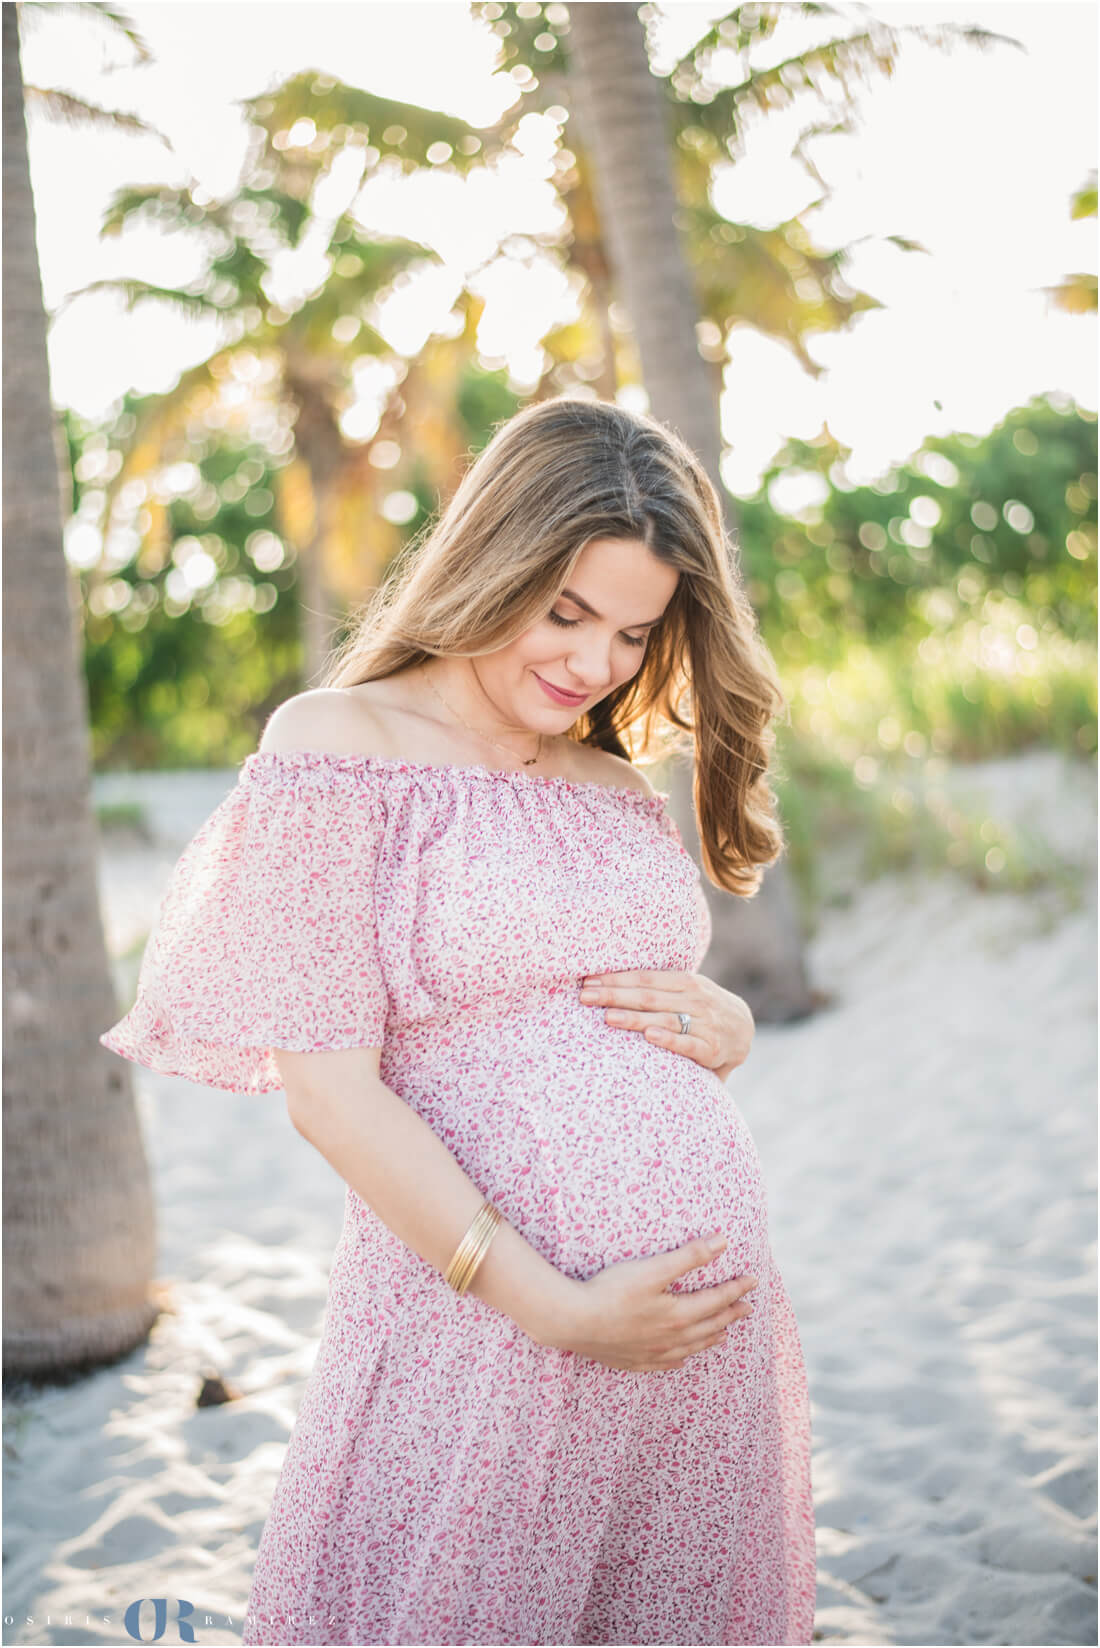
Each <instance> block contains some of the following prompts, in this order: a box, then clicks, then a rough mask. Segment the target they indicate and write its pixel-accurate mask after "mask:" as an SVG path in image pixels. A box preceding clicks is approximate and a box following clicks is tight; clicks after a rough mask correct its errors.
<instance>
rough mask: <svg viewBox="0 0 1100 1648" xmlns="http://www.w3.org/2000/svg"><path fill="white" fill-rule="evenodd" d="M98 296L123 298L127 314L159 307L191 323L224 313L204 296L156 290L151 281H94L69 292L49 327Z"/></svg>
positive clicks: (162, 288)
mask: <svg viewBox="0 0 1100 1648" xmlns="http://www.w3.org/2000/svg"><path fill="white" fill-rule="evenodd" d="M96 292H113V293H114V294H115V296H116V297H121V298H122V299H123V301H124V302H125V305H126V310H127V313H128V314H133V312H134V310H135V309H136V308H137V306H138V304H139V303H160V304H163V305H164V306H165V307H166V308H168V309H171V310H174V311H175V312H176V313H177V314H181V315H183V316H185V317H186V318H187V319H188V320H194V319H196V318H198V319H202V318H204V317H205V316H207V315H220V314H222V313H223V311H222V310H221V309H219V308H218V306H217V304H215V303H212V302H211V301H210V299H209V298H208V297H206V296H205V295H204V294H203V293H202V292H187V291H185V290H184V289H183V288H182V287H178V286H156V285H154V283H153V282H152V281H148V280H125V279H120V278H114V279H107V280H92V281H89V282H88V284H87V286H81V287H78V288H77V290H76V291H75V292H68V293H67V294H66V295H65V297H63V298H62V299H61V302H60V303H59V304H58V305H57V306H56V308H55V309H53V310H52V311H51V312H50V317H49V319H50V323H51V325H52V324H53V322H54V321H56V320H57V319H58V317H59V316H60V315H62V314H63V313H64V312H65V310H66V309H67V308H68V307H69V305H70V304H72V303H75V302H76V300H77V298H86V297H91V296H93V295H94V294H95V293H96Z"/></svg>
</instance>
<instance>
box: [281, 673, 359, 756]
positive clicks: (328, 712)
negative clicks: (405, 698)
mask: <svg viewBox="0 0 1100 1648" xmlns="http://www.w3.org/2000/svg"><path fill="white" fill-rule="evenodd" d="M259 749H261V750H263V751H265V752H269V753H278V754H288V753H290V752H292V751H299V750H303V751H304V750H309V751H315V752H319V753H322V754H325V755H387V754H388V753H389V751H388V749H387V744H386V736H385V729H384V726H383V723H382V720H381V718H380V716H379V713H378V706H375V705H372V703H371V701H370V699H369V697H368V696H367V695H365V694H363V693H362V692H359V693H357V694H355V695H354V696H353V695H352V694H351V693H349V692H347V691H346V690H345V689H344V688H342V687H315V688H313V689H312V690H311V691H308V692H300V693H297V694H296V695H295V696H294V697H293V698H288V699H287V700H286V701H285V703H282V704H280V705H279V706H278V708H277V709H275V710H273V711H272V713H271V715H270V716H269V717H268V719H267V724H266V725H265V727H264V730H263V735H262V736H261V738H260V743H259Z"/></svg>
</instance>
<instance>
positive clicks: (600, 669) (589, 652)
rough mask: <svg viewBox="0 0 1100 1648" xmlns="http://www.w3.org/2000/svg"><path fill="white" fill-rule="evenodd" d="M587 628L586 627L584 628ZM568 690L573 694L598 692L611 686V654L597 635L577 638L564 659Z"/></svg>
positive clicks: (606, 645)
mask: <svg viewBox="0 0 1100 1648" xmlns="http://www.w3.org/2000/svg"><path fill="white" fill-rule="evenodd" d="M586 627H587V626H586ZM565 667H566V669H567V670H568V671H569V680H568V682H567V683H565V684H567V685H568V686H569V688H570V689H571V690H573V691H575V692H585V693H589V692H599V691H601V690H604V689H606V688H607V687H609V686H610V685H611V682H612V679H613V673H612V669H611V653H610V649H609V646H608V643H607V642H606V641H601V639H600V637H599V636H598V635H587V636H585V638H584V640H583V641H582V640H581V638H580V637H579V636H578V637H577V638H576V640H575V641H574V644H573V646H572V647H571V648H570V650H569V653H568V654H567V656H566V659H565Z"/></svg>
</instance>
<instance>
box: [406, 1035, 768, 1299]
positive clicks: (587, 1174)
mask: <svg viewBox="0 0 1100 1648" xmlns="http://www.w3.org/2000/svg"><path fill="white" fill-rule="evenodd" d="M446 1040H447V1044H448V1045H447V1047H446V1049H445V1052H446V1056H445V1057H444V1056H442V1054H441V1052H440V1050H439V1049H438V1048H433V1047H429V1046H427V1045H426V1044H424V1043H422V1044H421V1046H420V1049H419V1053H420V1056H419V1057H418V1058H417V1059H416V1060H415V1061H412V1060H405V1061H402V1062H400V1063H398V1064H396V1066H395V1068H393V1069H392V1070H389V1071H383V1079H384V1080H386V1081H387V1082H388V1083H389V1084H390V1085H392V1086H393V1087H394V1088H395V1090H396V1091H398V1092H400V1093H401V1094H402V1096H403V1097H404V1098H405V1099H406V1102H408V1103H409V1104H410V1105H412V1107H413V1108H414V1109H416V1110H417V1111H418V1113H419V1114H420V1115H422V1116H423V1118H424V1120H425V1121H427V1122H428V1124H429V1125H430V1126H431V1127H432V1128H433V1130H434V1131H435V1132H437V1133H438V1134H439V1136H440V1137H441V1138H442V1139H443V1140H444V1142H445V1143H446V1144H447V1146H448V1148H449V1149H450V1150H451V1152H452V1154H453V1155H454V1156H455V1157H456V1159H457V1160H458V1161H459V1163H460V1165H461V1166H462V1168H463V1169H464V1171H465V1172H466V1173H467V1174H468V1175H469V1176H470V1178H471V1179H473V1180H474V1182H475V1183H476V1184H477V1185H478V1186H479V1188H480V1189H482V1190H483V1191H484V1193H485V1194H486V1195H487V1196H488V1197H489V1198H490V1199H491V1200H492V1201H493V1202H494V1203H495V1204H496V1206H497V1207H498V1208H499V1209H500V1212H501V1213H502V1214H503V1215H504V1217H505V1218H506V1219H507V1220H508V1221H509V1223H510V1224H512V1225H514V1226H515V1227H516V1229H518V1230H519V1231H520V1232H521V1233H522V1234H523V1236H524V1237H525V1238H526V1239H527V1241H528V1242H530V1243H531V1245H532V1247H534V1248H535V1249H536V1251H538V1252H540V1253H541V1254H542V1255H543V1257H544V1258H546V1259H547V1260H548V1261H549V1262H550V1263H551V1264H553V1265H554V1266H555V1267H556V1268H557V1269H559V1270H561V1271H563V1272H564V1273H565V1274H566V1275H570V1276H574V1277H576V1278H577V1279H580V1280H583V1279H585V1278H587V1277H589V1276H592V1275H595V1274H596V1272H597V1271H599V1270H602V1269H604V1268H605V1266H607V1265H609V1264H615V1263H618V1262H620V1261H621V1260H624V1259H637V1258H644V1257H648V1256H650V1255H652V1254H656V1253H663V1252H667V1251H669V1250H671V1249H673V1248H677V1247H680V1246H682V1245H683V1244H684V1243H685V1242H689V1241H692V1240H693V1239H695V1238H696V1237H698V1236H704V1235H708V1234H709V1233H710V1232H711V1231H714V1230H720V1231H722V1232H723V1233H724V1234H725V1236H726V1238H727V1246H726V1248H725V1249H724V1251H723V1252H722V1253H721V1254H720V1255H719V1256H718V1257H717V1258H716V1259H714V1260H712V1261H711V1262H710V1263H709V1264H708V1265H707V1266H706V1267H705V1268H702V1269H699V1270H695V1271H689V1272H687V1273H686V1274H685V1275H684V1276H683V1277H681V1278H680V1279H679V1281H678V1282H677V1283H676V1284H675V1286H676V1288H677V1290H680V1289H690V1288H694V1287H700V1286H709V1285H712V1284H713V1283H714V1282H717V1281H722V1280H724V1279H725V1278H726V1277H727V1276H738V1275H741V1274H743V1273H744V1272H746V1271H752V1273H753V1274H754V1275H762V1274H763V1268H762V1267H765V1266H766V1264H767V1260H768V1251H769V1250H768V1232H767V1198H766V1190H765V1186H764V1181H763V1176H762V1173H761V1167H760V1160H759V1157H758V1155H757V1151H756V1146H755V1143H754V1141H753V1138H752V1135H751V1133H750V1132H749V1129H748V1127H747V1126H746V1124H745V1121H744V1118H743V1116H742V1115H741V1112H740V1110H739V1109H738V1107H737V1105H736V1104H735V1103H734V1101H733V1100H732V1099H731V1097H730V1095H729V1093H728V1092H727V1091H726V1089H725V1088H724V1086H723V1084H722V1083H721V1082H720V1081H719V1080H718V1078H717V1077H716V1076H715V1075H714V1074H713V1072H712V1071H709V1070H705V1069H703V1067H702V1066H700V1065H698V1064H696V1063H695V1062H694V1060H691V1059H688V1058H687V1057H685V1056H684V1055H683V1054H678V1053H674V1052H671V1051H669V1050H668V1049H667V1048H661V1047H657V1046H655V1045H654V1044H653V1043H651V1042H648V1041H646V1039H645V1037H644V1036H642V1035H640V1034H639V1033H638V1032H637V1031H624V1030H615V1029H612V1028H611V1027H610V1026H608V1025H607V1024H606V1023H605V1022H604V1020H603V1018H602V1015H598V1014H593V1013H592V1012H591V1010H588V1009H583V1008H580V1007H579V1006H577V1007H574V1008H573V1009H572V1010H571V1011H570V1012H568V1013H567V1014H565V1015H553V1014H552V1015H551V1016H550V1018H549V1020H547V1018H546V1016H545V1015H543V1016H542V1017H541V1018H539V1019H536V1021H535V1022H534V1023H529V1022H528V1023H525V1022H523V1021H521V1020H519V1019H518V1018H514V1019H512V1020H511V1021H510V1022H509V1023H508V1024H507V1025H500V1026H497V1027H495V1029H494V1027H492V1026H490V1025H487V1024H482V1025H480V1026H479V1027H477V1033H475V1032H474V1030H473V1029H471V1028H470V1027H467V1028H466V1029H465V1030H463V1031H457V1032H455V1033H452V1034H449V1035H448V1036H447V1038H446Z"/></svg>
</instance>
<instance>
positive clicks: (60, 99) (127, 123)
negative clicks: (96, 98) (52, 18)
mask: <svg viewBox="0 0 1100 1648" xmlns="http://www.w3.org/2000/svg"><path fill="white" fill-rule="evenodd" d="M23 95H24V97H25V99H26V101H27V105H28V107H29V108H31V109H32V110H36V111H38V112H40V113H42V114H44V115H46V116H47V117H48V118H49V119H50V120H56V121H58V122H60V123H61V124H63V125H66V126H94V127H97V128H98V129H99V130H101V131H116V132H140V133H142V135H143V136H145V137H155V138H156V140H157V142H158V143H163V144H164V146H165V148H166V149H170V148H171V147H172V144H171V142H170V141H169V139H168V138H167V137H165V135H164V133H163V132H160V131H158V130H157V128H156V127H155V126H151V125H150V124H149V122H148V121H147V120H143V119H142V118H141V116H140V115H137V114H129V113H127V111H126V110H125V109H104V108H101V107H100V105H99V104H98V103H89V102H88V101H87V99H86V98H83V97H76V96H75V95H74V94H73V93H72V92H63V91H59V90H58V89H57V88H56V87H49V86H26V85H25V86H24V87H23Z"/></svg>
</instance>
